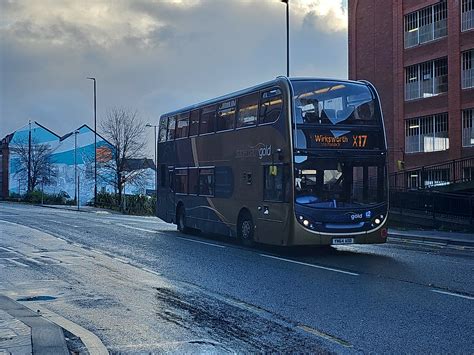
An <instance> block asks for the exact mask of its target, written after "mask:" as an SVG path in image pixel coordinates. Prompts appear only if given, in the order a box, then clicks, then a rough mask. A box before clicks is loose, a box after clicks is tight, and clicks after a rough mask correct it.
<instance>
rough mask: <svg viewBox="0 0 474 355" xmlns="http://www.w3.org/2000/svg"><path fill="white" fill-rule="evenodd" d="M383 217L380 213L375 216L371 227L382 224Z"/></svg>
mask: <svg viewBox="0 0 474 355" xmlns="http://www.w3.org/2000/svg"><path fill="white" fill-rule="evenodd" d="M384 218H385V216H384V215H383V214H381V215H380V216H378V217H375V218H374V221H373V223H372V227H375V226H380V225H381V224H382V222H383V219H384Z"/></svg>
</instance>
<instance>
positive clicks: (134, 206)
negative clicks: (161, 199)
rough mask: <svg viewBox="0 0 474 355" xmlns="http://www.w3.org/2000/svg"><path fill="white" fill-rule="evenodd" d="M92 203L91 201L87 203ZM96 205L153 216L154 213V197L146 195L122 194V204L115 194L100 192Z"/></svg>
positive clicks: (127, 212) (128, 212)
mask: <svg viewBox="0 0 474 355" xmlns="http://www.w3.org/2000/svg"><path fill="white" fill-rule="evenodd" d="M89 205H93V202H91V203H89ZM96 206H97V207H101V208H108V209H111V210H115V211H121V212H123V213H126V214H133V215H142V216H154V215H156V197H154V196H153V197H150V196H147V195H123V196H122V204H120V201H119V200H118V195H117V194H111V193H108V192H100V193H98V194H97V204H96Z"/></svg>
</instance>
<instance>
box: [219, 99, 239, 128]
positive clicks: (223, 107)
mask: <svg viewBox="0 0 474 355" xmlns="http://www.w3.org/2000/svg"><path fill="white" fill-rule="evenodd" d="M234 126H235V100H229V101H226V102H223V103H221V104H219V108H218V110H217V130H218V131H226V130H229V129H234Z"/></svg>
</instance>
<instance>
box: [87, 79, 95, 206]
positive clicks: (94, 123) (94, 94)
mask: <svg viewBox="0 0 474 355" xmlns="http://www.w3.org/2000/svg"><path fill="white" fill-rule="evenodd" d="M87 79H89V80H93V81H94V206H96V203H97V90H96V89H97V88H96V80H95V78H92V77H91V78H87Z"/></svg>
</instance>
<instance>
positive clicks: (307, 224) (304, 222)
mask: <svg viewBox="0 0 474 355" xmlns="http://www.w3.org/2000/svg"><path fill="white" fill-rule="evenodd" d="M303 225H304V226H305V227H308V226H309V221H308V220H307V219H305V220H303Z"/></svg>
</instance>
